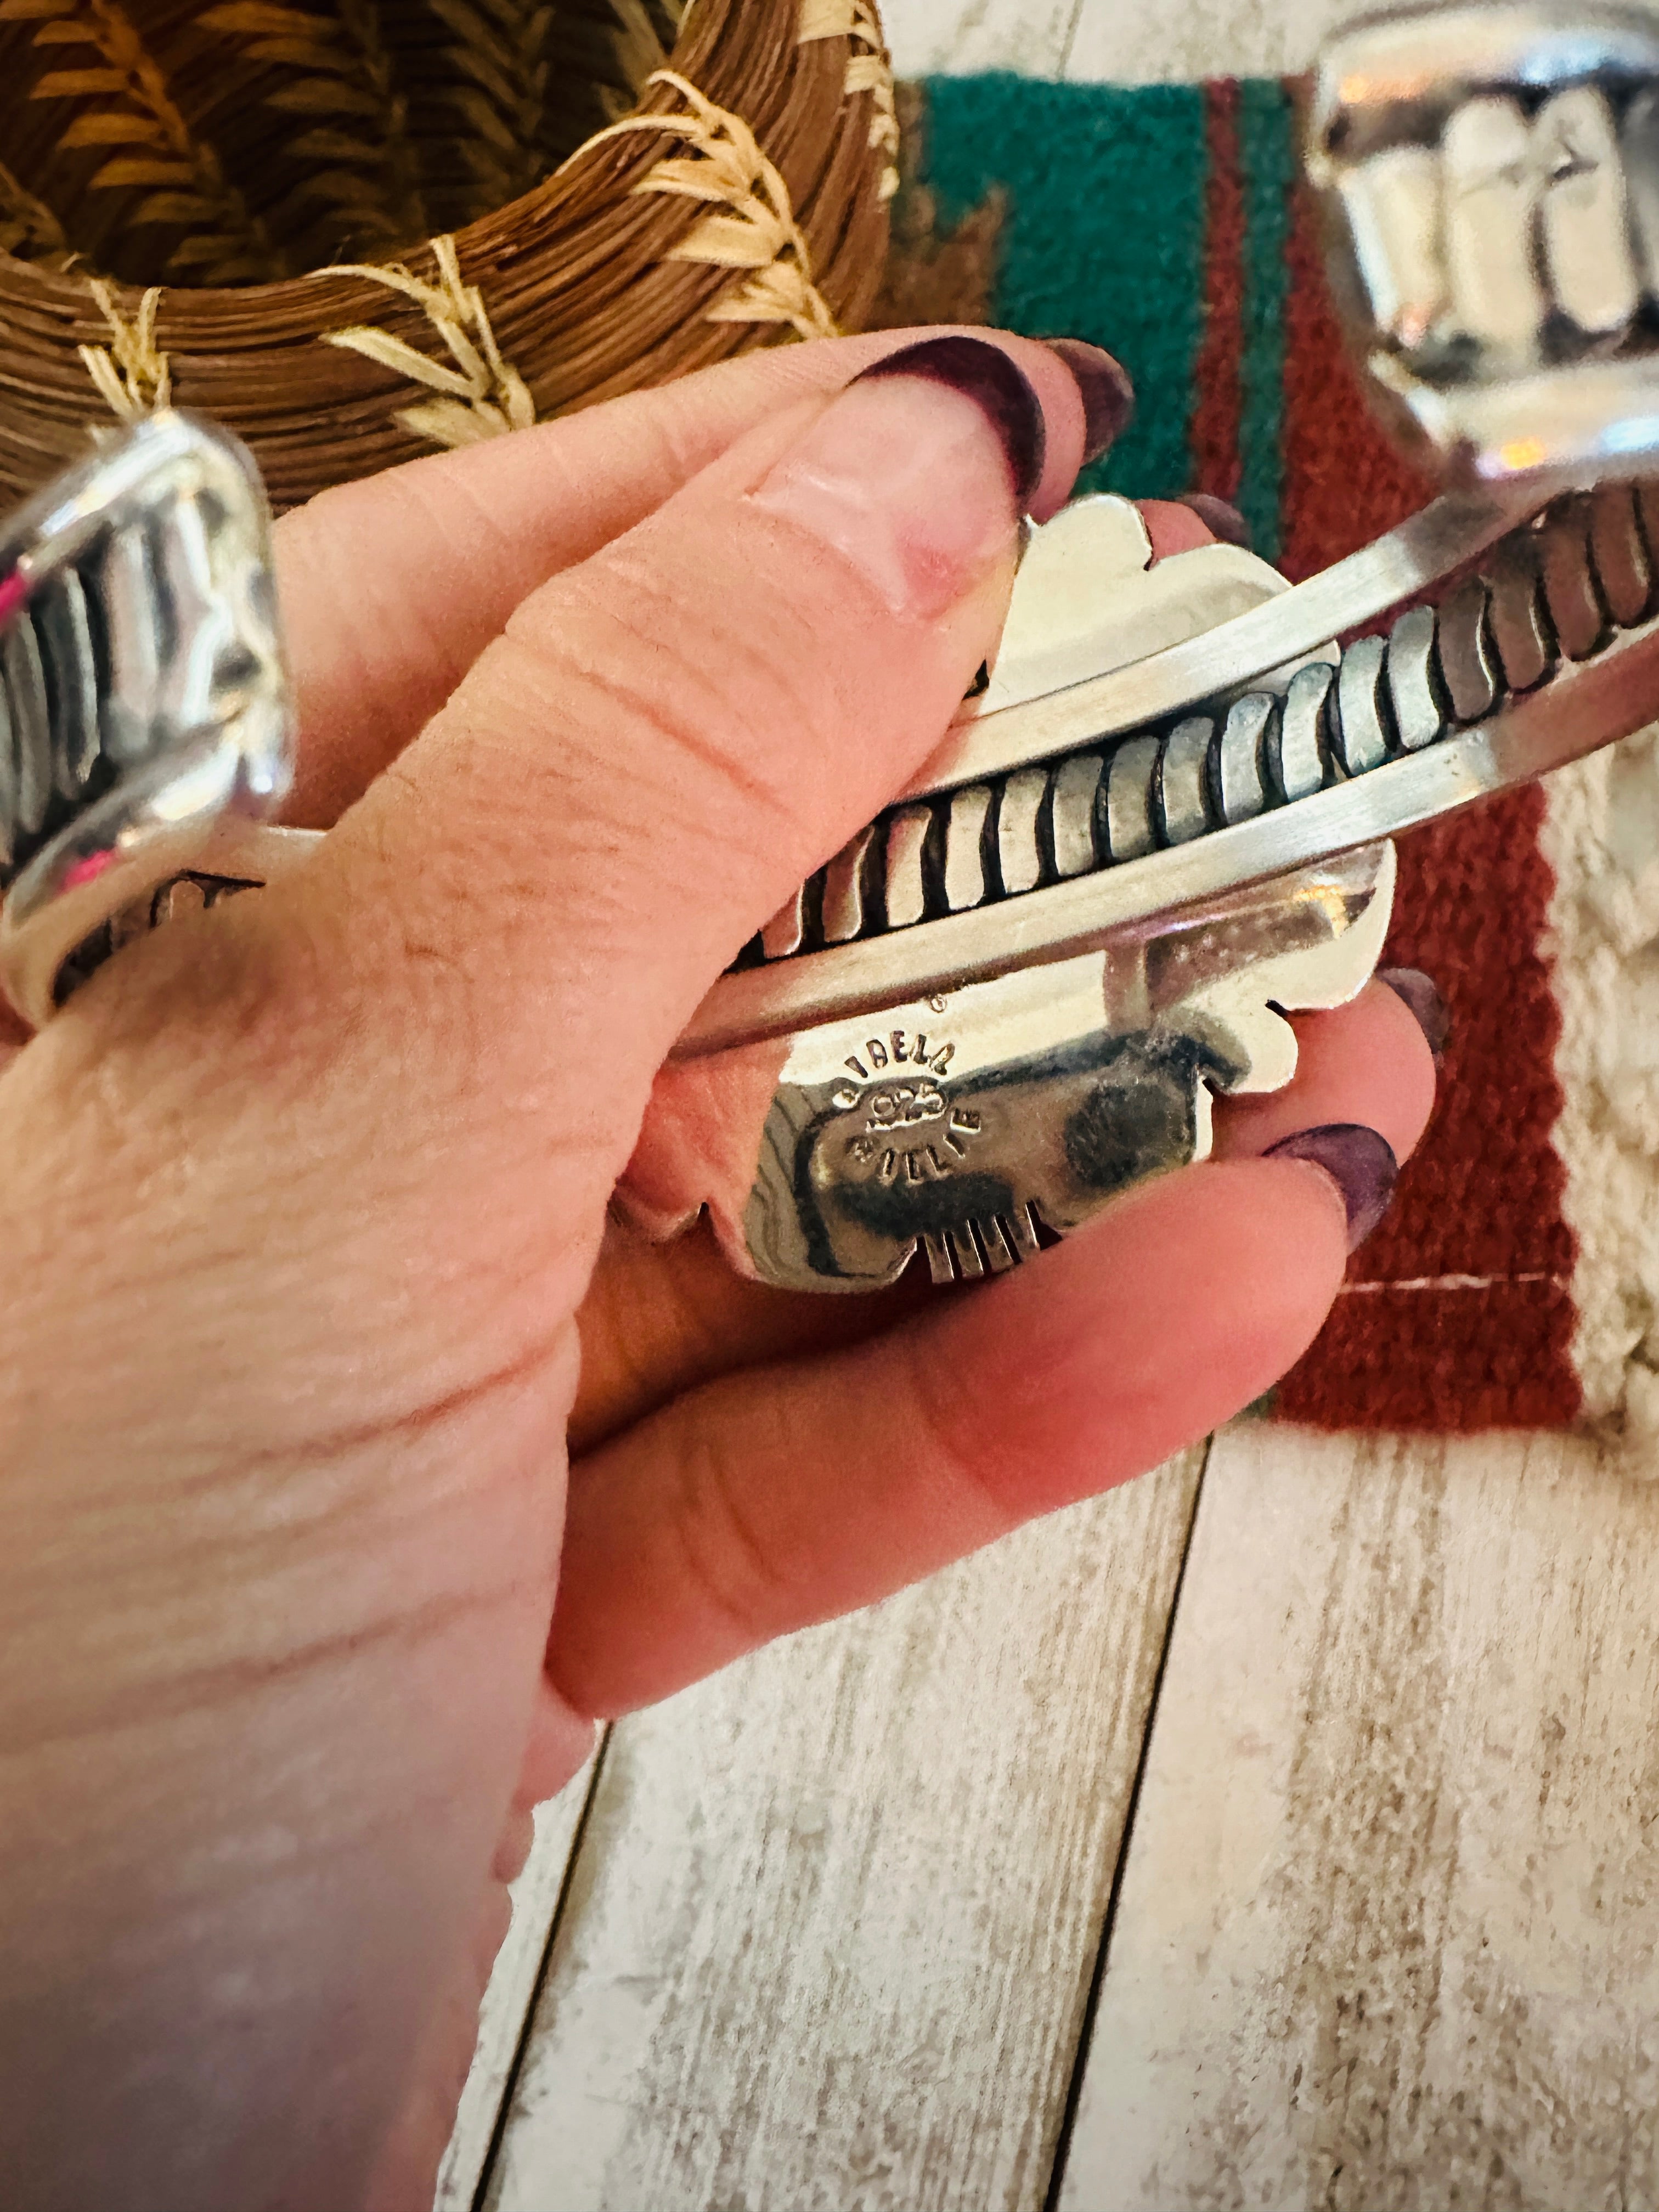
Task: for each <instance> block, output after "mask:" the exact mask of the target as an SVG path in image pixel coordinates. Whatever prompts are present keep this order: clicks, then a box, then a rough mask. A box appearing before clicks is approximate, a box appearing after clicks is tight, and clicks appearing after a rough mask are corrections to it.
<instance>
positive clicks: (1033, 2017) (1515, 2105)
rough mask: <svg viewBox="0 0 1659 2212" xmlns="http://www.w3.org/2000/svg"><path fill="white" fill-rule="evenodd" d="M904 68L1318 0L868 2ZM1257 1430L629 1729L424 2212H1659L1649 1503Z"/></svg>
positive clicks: (1098, 48) (1232, 37)
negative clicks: (1230, 2210) (1251, 2211)
mask: <svg viewBox="0 0 1659 2212" xmlns="http://www.w3.org/2000/svg"><path fill="white" fill-rule="evenodd" d="M884 12H885V14H886V16H887V20H888V24H889V28H890V33H891V35H892V39H893V43H894V47H895V55H896V61H897V63H898V64H899V67H900V70H901V71H902V73H904V74H910V75H918V74H921V73H922V72H924V71H926V70H943V69H951V68H959V69H993V68H1001V67H1019V68H1022V69H1024V70H1029V71H1031V72H1034V73H1036V74H1039V75H1044V76H1056V77H1057V76H1066V75H1067V74H1071V75H1073V76H1082V77H1110V78H1116V79H1120V80H1129V81H1133V80H1136V79H1146V78H1152V77H1158V76H1176V77H1182V76H1203V75H1206V74H1215V73H1218V72H1225V71H1237V72H1265V71H1279V70H1290V69H1295V68H1299V67H1302V66H1304V65H1305V64H1306V62H1307V60H1308V58H1309V56H1310V53H1311V51H1312V48H1313V45H1314V43H1315V41H1316V39H1317V37H1318V35H1319V33H1320V32H1321V31H1322V29H1323V28H1324V27H1325V25H1326V24H1327V22H1328V21H1331V20H1333V19H1334V18H1335V17H1336V16H1337V15H1339V14H1341V13H1345V12H1347V10H1346V9H1340V8H1338V7H1337V6H1335V5H1334V4H1332V0H1165V4H1164V6H1163V8H1161V9H1158V10H1156V11H1154V10H1152V9H1149V8H1147V7H1146V6H1145V5H1144V4H1143V0H887V4H886V7H885V10H884ZM1648 1471H1650V1472H1652V1473H1655V1474H1659V1468H1653V1469H1651V1470H1646V1469H1644V1468H1643V1467H1641V1466H1633V1465H1632V1460H1631V1457H1630V1455H1628V1454H1619V1453H1616V1452H1615V1451H1613V1449H1611V1448H1609V1449H1605V1450H1604V1449H1598V1447H1597V1446H1596V1445H1595V1443H1592V1442H1589V1441H1586V1440H1583V1439H1577V1438H1573V1439H1567V1438H1561V1437H1479V1438H1471V1439H1460V1440H1455V1441H1449V1442H1439V1441H1425V1440H1421V1439H1418V1440H1414V1441H1401V1440H1397V1439H1392V1438H1383V1437H1315V1436H1310V1435H1308V1434H1304V1433H1301V1432H1298V1431H1293V1430H1288V1429H1285V1428H1282V1427H1279V1426H1275V1425H1268V1424H1265V1423H1260V1422H1252V1421H1241V1422H1239V1423H1237V1424H1235V1425H1234V1426H1232V1427H1231V1429H1229V1430H1227V1431H1224V1432H1223V1433H1221V1434H1220V1435H1218V1436H1217V1437H1214V1438H1212V1440H1211V1441H1210V1442H1209V1443H1207V1444H1206V1445H1203V1446H1200V1447H1198V1448H1195V1449H1194V1450H1192V1451H1190V1452H1188V1453H1186V1454H1184V1455H1182V1456H1181V1457H1180V1458H1179V1459H1177V1460H1175V1461H1173V1462H1170V1465H1168V1466H1167V1467H1165V1468H1162V1469H1161V1470H1159V1471H1158V1473H1157V1474H1152V1475H1148V1476H1146V1477H1145V1478H1143V1479H1142V1480H1140V1481H1139V1482H1136V1483H1133V1484H1131V1485H1129V1486H1127V1487H1126V1488H1124V1489H1122V1490H1120V1491H1118V1492H1115V1493H1113V1494H1112V1495H1111V1496H1109V1497H1107V1498H1103V1499H1100V1500H1097V1501H1096V1502H1095V1503H1093V1504H1089V1505H1085V1506H1083V1507H1079V1508H1077V1509H1074V1510H1072V1511H1070V1512H1067V1513H1064V1514H1061V1515H1059V1516H1056V1517H1055V1518H1054V1519H1053V1520H1052V1521H1050V1522H1047V1523H1045V1524H1043V1525H1042V1526H1040V1527H1037V1528H1032V1529H1030V1530H1027V1531H1026V1532H1025V1533H1024V1534H1022V1535H1020V1536H1018V1538H1016V1539H1014V1540H1012V1541H1010V1542H1008V1543H1006V1544H1005V1545H1003V1546H1002V1547H1000V1548H999V1549H997V1550H995V1551H994V1552H992V1553H987V1554H986V1555H984V1556H982V1557H981V1558H979V1559H973V1560H970V1561H969V1562H967V1563H966V1564H965V1565H962V1566H960V1567H958V1568H956V1569H954V1570H952V1571H949V1572H947V1573H945V1574H944V1575H941V1576H939V1577H936V1578H935V1579H934V1580H933V1581H932V1582H930V1583H926V1584H924V1585H922V1586H921V1588H919V1589H913V1590H910V1591H908V1592H907V1593H906V1594H904V1595H902V1596H900V1597H898V1598H896V1599H894V1600H892V1601H890V1602H889V1603H888V1604H886V1605H884V1606H882V1607H878V1608H876V1609H875V1610H874V1611H872V1612H870V1613H864V1614H861V1615H860V1616H858V1617H856V1618H855V1619H854V1620H848V1621H842V1622H840V1623H837V1624H835V1625H834V1626H829V1627H827V1628H823V1629H820V1630H816V1631H813V1632H810V1633H808V1634H805V1635H803V1636H800V1637H798V1638H794V1639H793V1640H792V1641H791V1642H789V1643H788V1644H784V1645H781V1646H780V1647H778V1648H776V1649H775V1650H771V1651H769V1652H766V1653H764V1654H763V1655H761V1656H759V1657H757V1658H756V1659H754V1660H752V1661H750V1662H747V1663H745V1664H744V1665H742V1666H739V1667H737V1668H732V1670H731V1671H730V1672H729V1673H727V1674H724V1675H722V1676H720V1678H719V1679H717V1680H714V1681H711V1682H708V1683H706V1684H704V1685H702V1686H700V1687H699V1688H697V1689H695V1690H692V1691H690V1692H686V1693H685V1694H684V1695H682V1696H680V1697H678V1698H676V1699H672V1700H671V1702H670V1703H668V1704H667V1705H663V1706H661V1707H659V1709H657V1710H656V1711H652V1712H648V1713H644V1714H641V1715H640V1716H638V1717H636V1718H634V1719H631V1720H629V1721H627V1722H624V1723H622V1724H620V1725H619V1726H617V1728H615V1729H612V1730H611V1733H610V1735H609V1736H608V1738H607V1740H606V1741H605V1744H604V1746H603V1748H602V1750H601V1751H600V1753H599V1755H598V1757H597V1758H596V1759H595V1760H594V1761H593V1762H592V1765H591V1766H590V1768H589V1769H588V1770H587V1771H586V1772H585V1773H584V1774H583V1775H582V1776H580V1778H578V1779H577V1781H576V1782H574V1784H572V1785H571V1786H570V1788H569V1789H568V1790H566V1791H565V1792H564V1793H563V1795H562V1796H561V1797H560V1798H558V1799H557V1800H556V1801H555V1802H553V1803H552V1804H551V1805H550V1806H548V1807H545V1808H544V1809H543V1811H542V1814H541V1815H540V1816H539V1824H538V1841H537V1845H536V1849H535V1851H534V1854H533V1856H532V1860H531V1863H530V1864H529V1866H528V1868H527V1869H526V1873H525V1875H524V1876H523V1878H522V1880H521V1881H520V1884H519V1887H518V1890H517V1893H516V1895H517V1904H516V1911H515V1915H514V1919H513V1930H512V1934H511V1936H510V1937H509V1939H508V1942H507V1947H506V1948H505V1949H504V1951H503V1953H502V1954H501V1960H500V1961H499V1962H498V1965H497V1967H496V1972H495V1978H494V1980H493V1981H492V1984H491V1986H490V1990H489V1998H488V2000H487V2002H486V2006H485V2009H484V2015H483V2027H482V2032H481V2035H480V2039H479V2046H478V2053H477V2061H476V2063H475V2065H474V2068H473V2071H472V2075H471V2080H470V2081H469V2083H468V2086H467V2091H466V2096H465V2102H464V2104H463V2106H462V2111H461V2115H460V2118H459V2124H458V2125H457V2129H456V2132H455V2136H454V2139H453V2142H452V2144H451V2146H450V2150H449V2154H448V2157H447V2160H446V2164H445V2167H444V2171H443V2174H442V2176H441V2184H440V2187H439V2191H438V2200H437V2201H438V2206H439V2208H440V2212H472V2208H474V2207H475V2206H476V2207H478V2208H481V2212H805V2208H818V2207H821V2208H823V2209H824V2212H927V2208H940V2212H947V2208H948V2212H956V2208H961V2209H962V2212H1000V2208H1005V2207H1006V2208H1008V2212H1014V2208H1019V2209H1020V2212H1041V2209H1042V2208H1054V2212H1137V2209H1138V2208H1148V2212H1150V2208H1153V2207H1158V2208H1163V2207H1168V2208H1171V2209H1172V2212H1176V2208H1180V2209H1181V2212H1185V2208H1194V2207H1200V2206H1248V2207H1252V2208H1255V2207H1262V2208H1267V2207H1273V2208H1281V2207H1282V2208H1304V2207H1306V2208H1314V2207H1319V2208H1329V2212H1340V2208H1346V2207H1352V2208H1355V2212H1380V2208H1383V2207H1390V2206H1399V2207H1402V2208H1408V2209H1409V2212H1421V2208H1427V2207H1438V2206H1448V2207H1449V2206H1454V2205H1455V2206H1459V2207H1465V2206H1470V2207H1487V2206H1490V2207H1494V2208H1496V2207H1504V2208H1511V2207H1516V2208H1519V2207H1525V2208H1532V2207H1536V2208H1539V2212H1591V2208H1595V2212H1600V2208H1601V2207H1604V2206H1605V2207H1608V2208H1613V2207H1619V2208H1634V2207H1640V2206H1648V2205H1654V2206H1656V2207H1659V2139H1656V2136H1659V2118H1656V2116H1659V1656H1656V1636H1655V1624H1656V1620H1659V1484H1650V1483H1648V1482H1646V1481H1644V1480H1642V1479H1641V1477H1642V1475H1643V1474H1644V1472H1648Z"/></svg>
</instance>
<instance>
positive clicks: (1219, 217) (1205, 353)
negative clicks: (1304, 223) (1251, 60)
mask: <svg viewBox="0 0 1659 2212" xmlns="http://www.w3.org/2000/svg"><path fill="white" fill-rule="evenodd" d="M1204 135H1205V141H1206V149H1207V151H1208V154H1209V161H1210V174H1209V180H1208V183H1207V184H1206V187H1205V194H1204V337H1203V342H1202V343H1201V344H1200V348H1199V352H1198V359H1197V362H1196V363H1195V364H1194V376H1193V392H1194V397H1193V421H1192V446H1193V489H1194V491H1206V492H1211V493H1213V494H1214V495H1215V496H1216V497H1217V498H1218V499H1227V500H1236V499H1237V497H1238V488H1239V484H1240V483H1241V481H1242V480H1243V467H1242V465H1241V462H1240V459H1239V450H1238V424H1239V415H1240V410H1241V408H1242V405H1243V398H1242V390H1243V387H1242V384H1241V368H1242V364H1243V358H1244V173H1243V165H1242V163H1241V161H1240V159H1239V149H1238V86H1237V82H1235V80H1234V79H1233V78H1231V77H1217V78H1212V80H1211V81H1210V82H1208V83H1207V84H1206V86H1205V87H1204Z"/></svg>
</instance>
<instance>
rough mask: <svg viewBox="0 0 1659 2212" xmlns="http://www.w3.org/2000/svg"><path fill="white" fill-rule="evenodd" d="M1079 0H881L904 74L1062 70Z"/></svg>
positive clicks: (883, 16)
mask: <svg viewBox="0 0 1659 2212" xmlns="http://www.w3.org/2000/svg"><path fill="white" fill-rule="evenodd" d="M1077 9H1078V0H882V8H881V20H882V27H883V28H884V30H885V32H886V33H887V44H888V47H889V50H890V52H891V54H892V57H893V67H894V69H895V70H896V72H897V74H898V75H899V76H905V77H913V76H940V75H953V74H955V75H960V74H964V73H966V72H968V71H970V70H1019V71H1020V72H1021V73H1022V74H1023V75H1024V76H1063V75H1064V73H1065V67H1066V46H1067V44H1068V42H1069V40H1070V39H1071V35H1072V24H1073V19H1074V18H1075V16H1076V14H1077Z"/></svg>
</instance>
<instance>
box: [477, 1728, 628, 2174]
mask: <svg viewBox="0 0 1659 2212" xmlns="http://www.w3.org/2000/svg"><path fill="white" fill-rule="evenodd" d="M610 1748H611V1728H610V1726H609V1724H607V1725H606V1727H605V1729H604V1730H603V1731H602V1732H601V1734H600V1736H599V1744H598V1747H597V1748H596V1749H595V1751H594V1753H593V1759H592V1765H591V1766H590V1767H589V1769H588V1775H587V1787H586V1790H585V1791H584V1792H583V1794H582V1808H581V1811H580V1814H579V1815H578V1816H577V1820H576V1825H575V1827H574V1831H573V1832H572V1834H571V1838H570V1846H569V1849H568V1850H567V1851H566V1853H565V1861H564V1871H563V1873H562V1875H561V1876H560V1879H559V1894H558V1897H557V1899H556V1902H555V1904H554V1906H553V1912H552V1917H551V1918H550V1920H549V1922H548V1923H547V1930H546V1933H545V1935H544V1936H543V1939H542V1955H541V1958H540V1959H539V1960H538V1963H537V1966H536V1974H535V1979H534V1980H533V1981H532V1984H531V1985H530V1992H529V1996H528V1997H527V1998H526V2002H525V2007H524V2009H523V2011H522V2012H521V2013H520V2015H519V2024H518V2033H517V2034H516V2036H515V2037H514V2039H513V2057H512V2058H511V2060H510V2062H509V2063H508V2065H507V2070H506V2072H505V2074H504V2075H503V2076H502V2079H501V2092H500V2094H499V2096H498V2097H497V2099H496V2102H495V2112H493V2113H492V2114H491V2116H490V2123H489V2141H488V2142H487V2143H486V2144H485V2146H484V2152H483V2157H482V2158H481V2159H480V2160H479V2161H478V2172H477V2179H475V2180H474V2182H473V2185H472V2191H471V2195H470V2197H468V2199H467V2203H468V2205H469V2207H470V2212H482V2207H483V2202H484V2197H485V2196H486V2194H487V2192H488V2191H489V2179H490V2175H491V2173H492V2172H493V2171H494V2168H495V2160H496V2156H497V2154H498V2153H499V2152H500V2150H501V2136H502V2135H503V2134H504V2133H505V2131H506V2128H507V2114H508V2112H510V2111H511V2110H512V2108H513V2089H514V2087H516V2085H517V2082H518V2079H519V2072H520V2068H521V2067H522V2066H523V2064H524V2054H525V2046H526V2044H527V2043H528V2042H529V2040H530V2031H531V2026H532V2022H533V2021H534V2020H535V2017H536V2005H537V2002H538V1999H539V1998H540V1996H541V1993H542V1984H543V1983H544V1981H545V1980H546V1979H547V1968H548V1962H549V1960H550V1959H551V1958H552V1956H553V1946H554V1944H555V1942H556V1941H557V1940H558V1934H559V1926H560V1923H561V1922H562V1920H563V1918H564V1916H565V1909H566V1907H567V1906H568V1904H569V1902H570V1885H571V1882H572V1881H573V1880H574V1875H575V1871H576V1862H577V1861H578V1859H580V1857H581V1850H582V1844H583V1842H584V1840H585V1839H586V1834H587V1824H588V1822H589V1820H591V1819H592V1814H593V1806H594V1802H595V1799H596V1797H597V1795H598V1792H599V1778H600V1777H601V1775H603V1773H604V1772H605V1753H607V1752H608V1751H609V1750H610Z"/></svg>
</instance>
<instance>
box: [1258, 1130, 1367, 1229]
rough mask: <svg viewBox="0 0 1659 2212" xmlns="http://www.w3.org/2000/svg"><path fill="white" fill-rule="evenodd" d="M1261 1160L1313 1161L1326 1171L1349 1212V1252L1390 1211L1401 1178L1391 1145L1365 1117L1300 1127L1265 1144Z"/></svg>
mask: <svg viewBox="0 0 1659 2212" xmlns="http://www.w3.org/2000/svg"><path fill="white" fill-rule="evenodd" d="M1263 1158H1266V1159H1270V1160H1311V1161H1312V1163H1313V1164H1314V1165H1315V1166H1316V1167H1318V1168H1323V1169H1324V1170H1325V1172H1326V1174H1327V1175H1328V1176H1329V1177H1330V1179H1331V1181H1332V1182H1334V1184H1335V1185H1336V1187H1337V1188H1338V1189H1339V1190H1340V1192H1341V1194H1342V1203H1343V1205H1344V1206H1346V1208H1347V1210H1348V1249H1349V1251H1350V1252H1352V1251H1354V1250H1355V1249H1357V1248H1358V1246H1359V1245H1361V1244H1363V1243H1364V1241H1365V1239H1366V1238H1367V1237H1369V1236H1370V1233H1371V1231H1372V1230H1373V1229H1375V1228H1376V1225H1377V1223H1378V1222H1379V1221H1381V1219H1382V1218H1383V1215H1384V1214H1385V1213H1386V1212H1388V1210H1389V1200H1391V1199H1392V1198H1393V1196H1394V1187H1395V1183H1396V1182H1398V1181H1399V1179H1400V1163H1399V1161H1398V1160H1397V1159H1395V1156H1394V1146H1392V1145H1391V1144H1390V1143H1389V1140H1388V1139H1387V1138H1386V1137H1383V1136H1380V1135H1379V1134H1378V1133H1377V1132H1376V1130H1375V1129H1369V1128H1367V1127H1366V1126H1365V1124H1364V1122H1363V1121H1327V1122H1326V1123H1324V1124H1323V1126H1322V1127H1320V1128H1317V1129H1298V1130H1297V1132H1296V1133H1295V1134H1294V1135H1293V1136H1289V1137H1281V1138H1280V1139H1279V1142H1278V1143H1277V1144H1276V1145H1269V1146H1268V1147H1267V1152H1265V1153H1264V1154H1263Z"/></svg>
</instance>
